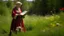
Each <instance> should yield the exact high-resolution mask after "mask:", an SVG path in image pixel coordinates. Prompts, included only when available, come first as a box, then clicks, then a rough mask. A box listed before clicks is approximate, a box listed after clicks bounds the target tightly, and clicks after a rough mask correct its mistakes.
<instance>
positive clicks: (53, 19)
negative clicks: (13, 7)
mask: <svg viewBox="0 0 64 36" xmlns="http://www.w3.org/2000/svg"><path fill="white" fill-rule="evenodd" d="M24 23H25V27H26V30H27V31H26V32H25V33H24V32H18V33H17V34H15V33H13V34H12V36H64V13H60V14H57V15H47V16H36V15H32V16H28V15H26V16H25V18H24ZM10 24H11V16H0V36H8V34H9V29H10Z"/></svg>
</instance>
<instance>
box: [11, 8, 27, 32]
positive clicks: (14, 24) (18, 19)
mask: <svg viewBox="0 0 64 36" xmlns="http://www.w3.org/2000/svg"><path fill="white" fill-rule="evenodd" d="M16 10H17V9H16V7H15V8H14V9H13V10H12V18H13V19H12V24H11V30H12V31H16V28H17V27H18V26H21V27H22V28H23V31H24V32H25V31H26V30H25V27H24V23H23V19H21V16H20V15H18V16H17V17H16V19H14V17H15V16H16V14H19V13H17V12H16ZM20 11H21V12H20V13H22V10H20Z"/></svg>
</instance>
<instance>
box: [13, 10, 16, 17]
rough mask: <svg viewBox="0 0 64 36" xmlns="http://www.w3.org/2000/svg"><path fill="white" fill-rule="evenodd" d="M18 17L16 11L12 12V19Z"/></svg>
mask: <svg viewBox="0 0 64 36" xmlns="http://www.w3.org/2000/svg"><path fill="white" fill-rule="evenodd" d="M15 16H16V11H15V10H12V17H13V18H14V17H15Z"/></svg>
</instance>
